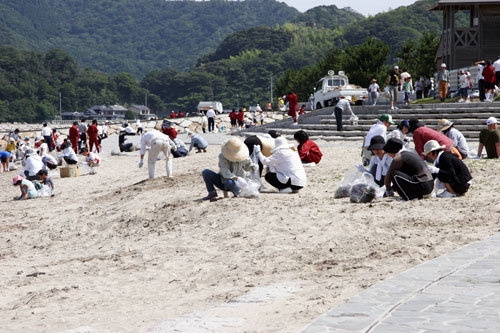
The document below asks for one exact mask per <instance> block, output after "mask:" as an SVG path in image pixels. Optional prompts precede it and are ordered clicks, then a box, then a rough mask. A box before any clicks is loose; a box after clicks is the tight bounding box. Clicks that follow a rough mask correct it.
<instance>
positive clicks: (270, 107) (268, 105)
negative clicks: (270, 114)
mask: <svg viewBox="0 0 500 333" xmlns="http://www.w3.org/2000/svg"><path fill="white" fill-rule="evenodd" d="M266 111H273V106H272V105H271V102H267V105H266Z"/></svg>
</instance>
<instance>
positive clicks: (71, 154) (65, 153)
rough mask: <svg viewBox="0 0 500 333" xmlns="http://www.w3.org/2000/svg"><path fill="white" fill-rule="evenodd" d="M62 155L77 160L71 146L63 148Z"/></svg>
mask: <svg viewBox="0 0 500 333" xmlns="http://www.w3.org/2000/svg"><path fill="white" fill-rule="evenodd" d="M63 156H65V157H67V158H69V159H70V160H73V161H77V162H78V157H77V156H76V154H75V151H74V150H73V148H71V147H66V148H64V150H63Z"/></svg>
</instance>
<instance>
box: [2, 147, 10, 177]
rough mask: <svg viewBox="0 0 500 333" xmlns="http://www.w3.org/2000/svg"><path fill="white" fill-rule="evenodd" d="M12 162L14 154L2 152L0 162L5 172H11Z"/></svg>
mask: <svg viewBox="0 0 500 333" xmlns="http://www.w3.org/2000/svg"><path fill="white" fill-rule="evenodd" d="M11 161H12V154H11V153H10V152H8V151H0V162H1V163H2V168H3V172H8V171H9V163H10V162H11Z"/></svg>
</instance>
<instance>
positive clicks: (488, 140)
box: [477, 117, 500, 158]
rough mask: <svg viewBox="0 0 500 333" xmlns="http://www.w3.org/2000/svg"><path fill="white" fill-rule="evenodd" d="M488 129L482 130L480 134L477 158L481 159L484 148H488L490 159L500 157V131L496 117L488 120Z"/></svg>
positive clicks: (487, 152)
mask: <svg viewBox="0 0 500 333" xmlns="http://www.w3.org/2000/svg"><path fill="white" fill-rule="evenodd" d="M486 125H488V128H487V129H483V130H481V132H480V133H479V148H478V149H477V156H479V157H481V154H482V152H483V148H486V154H487V156H488V158H498V157H500V130H499V129H498V121H497V119H496V118H495V117H489V118H488V120H486Z"/></svg>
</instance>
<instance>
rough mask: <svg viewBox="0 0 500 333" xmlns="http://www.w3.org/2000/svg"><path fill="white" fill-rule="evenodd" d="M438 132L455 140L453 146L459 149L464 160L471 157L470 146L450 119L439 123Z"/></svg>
mask: <svg viewBox="0 0 500 333" xmlns="http://www.w3.org/2000/svg"><path fill="white" fill-rule="evenodd" d="M438 131H439V132H441V133H443V134H444V135H446V136H447V137H448V138H450V139H451V140H453V145H454V146H455V147H457V149H458V151H459V152H460V155H462V159H466V158H467V156H468V155H469V145H468V144H467V140H465V136H464V135H463V134H462V132H460V131H459V130H457V129H456V128H455V127H454V126H453V122H451V121H449V120H448V119H444V118H443V119H441V120H440V121H439V122H438Z"/></svg>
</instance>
